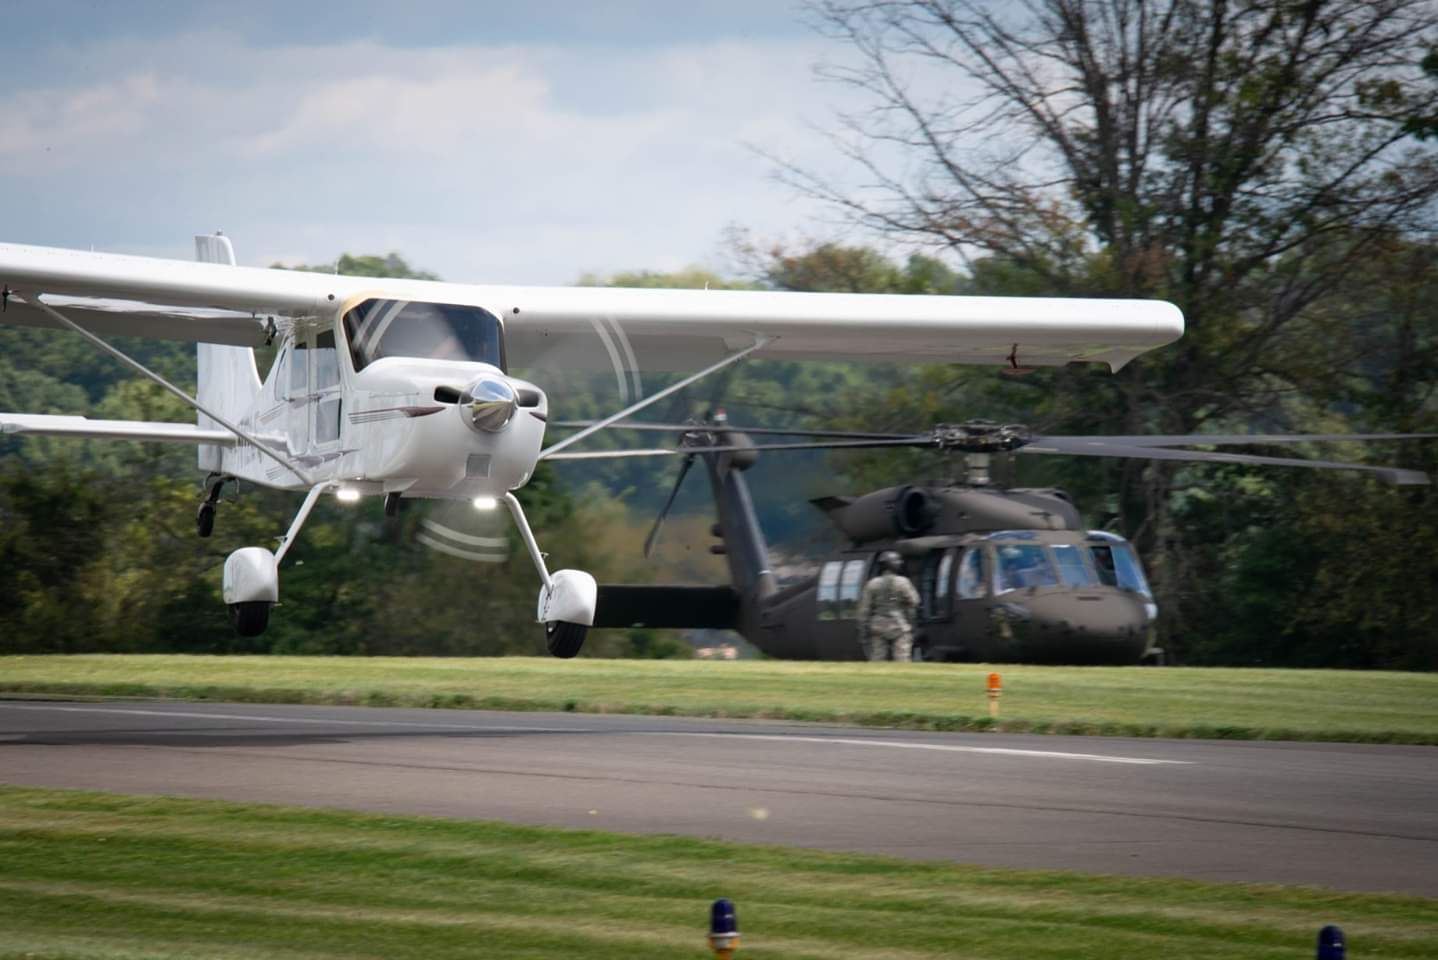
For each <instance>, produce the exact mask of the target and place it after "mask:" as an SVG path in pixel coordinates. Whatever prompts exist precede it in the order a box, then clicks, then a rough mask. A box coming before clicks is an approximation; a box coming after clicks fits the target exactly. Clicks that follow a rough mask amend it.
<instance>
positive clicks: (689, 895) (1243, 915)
mask: <svg viewBox="0 0 1438 960" xmlns="http://www.w3.org/2000/svg"><path fill="white" fill-rule="evenodd" d="M0 860H3V862H4V864H5V870H4V873H3V876H0V917H3V918H4V920H3V934H0V957H45V958H52V957H67V958H121V957H124V958H131V957H134V958H139V957H145V958H170V957H175V958H179V957H184V958H189V957H197V956H204V957H224V958H248V957H256V958H259V957H264V958H274V957H285V958H305V957H339V956H348V957H385V958H388V960H400V958H405V957H423V958H445V957H478V956H484V957H504V956H525V957H563V956H572V957H585V958H588V960H603V958H625V960H635V958H647V957H652V958H656V960H658V958H664V960H673V958H675V957H696V958H697V957H702V956H708V951H707V948H706V947H705V944H704V931H705V924H706V921H707V908H708V904H709V902H710V901H711V900H712V899H713V898H715V897H718V896H727V897H730V898H731V899H733V900H734V901H735V903H736V905H737V907H738V913H739V922H740V928H741V931H742V933H743V935H744V938H745V945H744V947H743V949H742V950H741V952H740V956H741V957H753V958H755V960H762V958H765V957H769V958H773V957H812V958H824V960H828V958H831V957H865V958H882V957H890V958H915V960H918V958H925V957H933V958H940V957H955V956H961V957H965V958H973V960H978V958H990V960H1002V958H1015V960H1018V958H1022V960H1041V958H1060V957H1061V958H1065V960H1083V958H1094V960H1098V958H1102V960H1121V958H1126V957H1135V958H1138V957H1141V958H1145V960H1151V958H1154V957H1170V956H1171V957H1180V956H1181V957H1184V958H1187V960H1229V958H1249V957H1265V958H1294V960H1298V958H1306V957H1311V956H1313V943H1314V940H1315V937H1316V934H1317V931H1318V928H1319V927H1320V926H1322V925H1323V924H1325V923H1337V924H1339V925H1340V926H1342V927H1343V928H1344V930H1345V932H1346V933H1347V935H1348V940H1349V944H1350V947H1351V949H1352V951H1353V953H1354V955H1355V956H1361V957H1364V958H1366V960H1378V958H1408V957H1412V958H1419V957H1424V958H1428V957H1432V956H1433V955H1434V953H1435V951H1438V900H1432V899H1427V898H1421V897H1398V896H1380V895H1368V894H1346V893H1332V892H1326V891H1319V890H1314V889H1306V888H1289V887H1277V886H1258V885H1252V884H1211V883H1199V882H1194V881H1187V880H1155V879H1151V878H1142V879H1139V878H1119V877H1092V876H1083V875H1079V874H1065V873H1056V872H1037V871H1013V870H990V869H980V868H974V867H961V866H955V865H951V864H935V863H913V862H910V861H901V860H893V859H888V858H881V857H872V856H858V855H844V854H830V853H818V852H809V851H794V850H787V849H783V848H778V847H759V846H750V845H741V844H728V843H716V842H710V841H703V840H690V839H681V838H674V837H628V836H619V835H615V834H607V833H601V832H597V831H568V830H554V829H543V828H537V827H518V826H507V825H502V824H492V823H474V822H468V821H460V820H441V819H432V818H418V817H403V818H402V817H385V816H377V815H371V814H356V813H339V812H330V811H314V810H299V809H293V808H285V807H268V806H251V805H241V804H233V803H221V802H217V801H207V800H173V799H156V798H145V797H122V796H115V795H107V794H95V793H82V792H78V791H53V790H31V789H21V788H12V787H0Z"/></svg>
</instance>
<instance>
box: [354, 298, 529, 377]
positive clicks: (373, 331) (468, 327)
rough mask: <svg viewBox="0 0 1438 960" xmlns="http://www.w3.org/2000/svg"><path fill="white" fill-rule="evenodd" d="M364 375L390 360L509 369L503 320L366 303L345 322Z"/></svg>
mask: <svg viewBox="0 0 1438 960" xmlns="http://www.w3.org/2000/svg"><path fill="white" fill-rule="evenodd" d="M344 329H345V336H346V337H348V338H349V342H350V356H351V357H352V358H353V359H354V365H355V370H356V371H360V370H363V369H364V368H365V367H367V366H369V365H370V364H371V363H373V362H374V361H376V360H380V359H383V358H384V357H421V358H429V359H433V360H464V361H469V362H477V363H488V364H490V365H492V366H495V367H498V368H499V369H501V370H503V369H504V341H503V329H502V327H501V325H500V322H499V318H498V317H496V316H495V315H494V314H492V313H490V312H489V311H488V310H485V309H483V308H481V307H466V306H460V305H458V304H450V303H421V302H418V301H414V300H366V301H365V302H364V303H361V304H360V305H359V306H357V307H355V308H354V309H353V310H350V311H349V312H348V313H346V314H345V316H344Z"/></svg>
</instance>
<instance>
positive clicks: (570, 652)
mask: <svg viewBox="0 0 1438 960" xmlns="http://www.w3.org/2000/svg"><path fill="white" fill-rule="evenodd" d="M588 634H589V628H588V627H586V626H585V625H584V624H582V623H569V622H568V621H566V620H555V621H554V622H553V623H546V624H545V625H544V646H545V647H546V648H547V649H548V650H549V652H550V653H551V654H553V655H554V656H556V657H559V658H560V659H562V660H568V659H569V658H570V657H573V656H575V655H576V654H578V653H579V648H580V647H582V646H584V638H585V637H586V636H587V635H588Z"/></svg>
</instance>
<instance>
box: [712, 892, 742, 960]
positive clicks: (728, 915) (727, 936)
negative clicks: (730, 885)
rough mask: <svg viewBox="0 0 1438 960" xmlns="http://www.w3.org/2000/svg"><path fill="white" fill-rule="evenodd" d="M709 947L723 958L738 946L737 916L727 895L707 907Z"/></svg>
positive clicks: (729, 955) (725, 959)
mask: <svg viewBox="0 0 1438 960" xmlns="http://www.w3.org/2000/svg"><path fill="white" fill-rule="evenodd" d="M709 947H710V949H711V950H713V951H714V953H715V955H716V956H718V957H720V958H723V960H727V958H729V957H732V956H733V955H734V951H735V950H736V949H738V947H739V917H738V915H737V914H736V913H735V912H734V901H732V900H730V899H729V898H728V897H720V898H719V899H718V900H715V901H714V903H713V904H712V905H710V907H709Z"/></svg>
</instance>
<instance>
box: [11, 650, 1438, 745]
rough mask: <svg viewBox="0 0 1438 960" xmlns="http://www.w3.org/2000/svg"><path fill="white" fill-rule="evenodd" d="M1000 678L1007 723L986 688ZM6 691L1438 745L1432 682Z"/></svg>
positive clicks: (70, 659) (228, 677) (143, 677)
mask: <svg viewBox="0 0 1438 960" xmlns="http://www.w3.org/2000/svg"><path fill="white" fill-rule="evenodd" d="M991 669H997V670H999V671H1000V672H1001V673H1002V675H1003V687H1004V692H1003V699H1002V711H1001V718H1000V720H999V721H998V722H997V723H995V722H993V721H991V720H990V719H989V717H988V715H987V706H986V701H985V699H984V677H985V676H986V675H987V673H988V672H989V671H990V670H991ZM0 692H12V693H30V694H38V693H52V694H65V695H98V696H139V697H174V698H182V699H193V700H228V701H247V702H263V703H345V704H366V705H373V706H411V707H450V708H460V709H503V710H572V711H579V712H586V713H652V714H675V715H689V716H702V717H762V718H770V719H786V720H811V721H834V722H843V723H856V724H863V725H869V726H880V727H898V728H908V729H932V730H1002V731H1011V732H1031V733H1079V734H1110V735H1122V736H1162V737H1218V738H1232V739H1285V740H1295V739H1296V740H1334V741H1354V742H1387V743H1422V744H1438V675H1435V674H1417V673H1389V672H1357V671H1334V670H1251V669H1221V668H1152V667H1032V666H1013V665H1004V666H1000V667H996V668H995V667H989V666H984V665H974V664H964V665H959V664H906V663H894V664H869V663H783V662H778V661H740V662H713V661H674V660H665V661H644V660H582V659H581V660H569V661H559V660H552V659H543V658H528V657H513V658H498V659H409V658H362V657H184V656H28V657H0Z"/></svg>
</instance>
